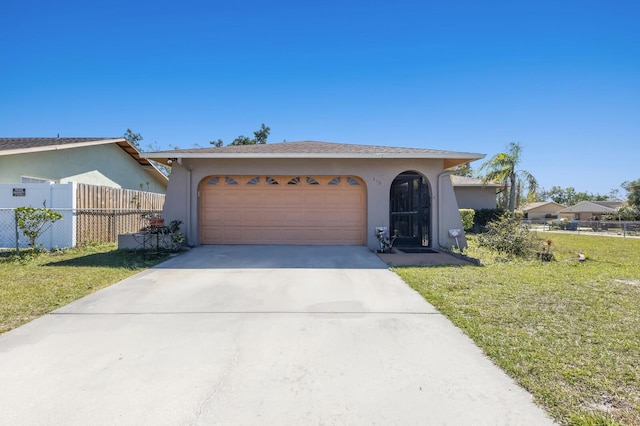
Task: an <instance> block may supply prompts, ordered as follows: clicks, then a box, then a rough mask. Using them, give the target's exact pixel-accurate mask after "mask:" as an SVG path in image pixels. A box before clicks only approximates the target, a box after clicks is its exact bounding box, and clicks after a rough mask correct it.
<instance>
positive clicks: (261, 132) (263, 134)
mask: <svg viewBox="0 0 640 426" xmlns="http://www.w3.org/2000/svg"><path fill="white" fill-rule="evenodd" d="M270 133H271V128H270V127H268V126H265V125H264V123H262V125H261V126H260V129H258V130H256V131H255V132H253V139H251V138H249V137H247V136H244V135H240V136H238V137H237V138H235V139H234V140H233V142H231V143H230V144H229V145H256V144H260V145H261V144H265V143H267V139H268V138H269V134H270ZM209 143H210V144H211V145H213V146H215V147H216V148H219V147H221V146H222V145H223V144H224V142H223V141H222V139H218V140H217V141H210V142H209Z"/></svg>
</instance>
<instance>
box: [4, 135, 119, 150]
mask: <svg viewBox="0 0 640 426" xmlns="http://www.w3.org/2000/svg"><path fill="white" fill-rule="evenodd" d="M114 139H121V138H0V151H13V150H21V149H29V148H44V147H51V146H60V145H73V144H80V143H88V142H97V141H105V140H114Z"/></svg>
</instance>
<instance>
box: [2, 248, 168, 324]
mask: <svg viewBox="0 0 640 426" xmlns="http://www.w3.org/2000/svg"><path fill="white" fill-rule="evenodd" d="M164 259H166V256H163V257H149V256H146V257H145V255H144V254H143V253H138V252H132V251H122V250H121V251H118V250H116V249H115V245H113V244H110V245H101V246H92V247H86V248H82V249H73V250H65V251H57V252H50V253H32V252H29V251H22V252H21V255H19V256H18V255H16V254H15V253H13V252H11V253H9V252H5V253H0V333H4V332H6V331H8V330H11V329H13V328H16V327H18V326H20V325H22V324H24V323H27V322H29V321H31V320H33V319H35V318H37V317H39V316H42V315H44V314H46V313H48V312H51V311H53V310H55V309H57V308H59V307H61V306H64V305H66V304H68V303H70V302H73V301H74V300H76V299H79V298H81V297H83V296H86V295H87V294H90V293H93V292H95V291H97V290H99V289H101V288H104V287H107V286H109V285H111V284H114V283H116V282H118V281H120V280H122V279H124V278H126V277H128V276H131V275H133V274H136V273H138V272H140V271H142V270H144V269H146V268H148V267H150V266H153V265H155V264H157V263H159V262H161V261H162V260H164Z"/></svg>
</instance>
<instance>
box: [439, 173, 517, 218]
mask: <svg viewBox="0 0 640 426" xmlns="http://www.w3.org/2000/svg"><path fill="white" fill-rule="evenodd" d="M451 183H452V184H453V192H454V193H455V194H456V199H457V201H458V208H460V209H474V210H481V209H495V208H496V195H497V191H498V190H499V189H501V188H503V187H504V185H503V184H501V183H496V182H487V183H484V181H483V180H482V179H479V178H472V177H467V176H457V175H451Z"/></svg>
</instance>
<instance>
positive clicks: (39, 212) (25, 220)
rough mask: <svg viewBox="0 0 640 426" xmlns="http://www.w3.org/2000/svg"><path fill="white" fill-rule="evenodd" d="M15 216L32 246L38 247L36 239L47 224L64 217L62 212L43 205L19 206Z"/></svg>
mask: <svg viewBox="0 0 640 426" xmlns="http://www.w3.org/2000/svg"><path fill="white" fill-rule="evenodd" d="M15 216H16V223H17V224H18V228H20V230H21V231H22V233H23V234H24V235H25V236H26V237H27V238H28V239H29V247H31V248H36V240H37V239H38V237H39V236H40V235H41V234H42V233H43V232H44V231H45V230H46V228H45V225H47V224H52V223H53V222H56V221H57V220H59V219H62V215H61V214H60V213H58V212H54V211H53V210H51V209H47V208H43V207H39V208H34V207H18V208H17V209H15Z"/></svg>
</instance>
